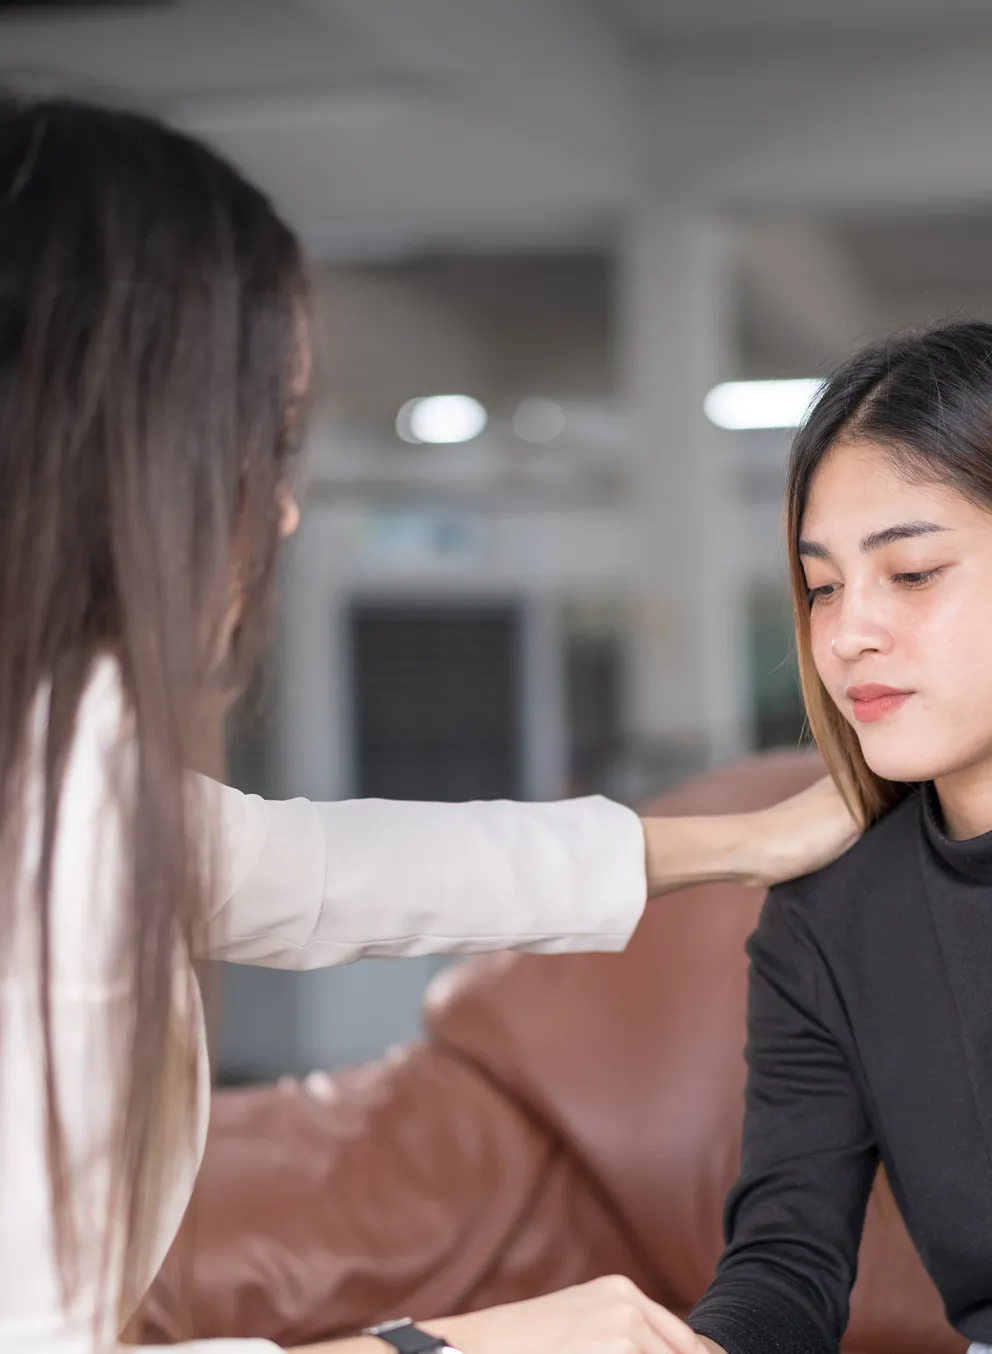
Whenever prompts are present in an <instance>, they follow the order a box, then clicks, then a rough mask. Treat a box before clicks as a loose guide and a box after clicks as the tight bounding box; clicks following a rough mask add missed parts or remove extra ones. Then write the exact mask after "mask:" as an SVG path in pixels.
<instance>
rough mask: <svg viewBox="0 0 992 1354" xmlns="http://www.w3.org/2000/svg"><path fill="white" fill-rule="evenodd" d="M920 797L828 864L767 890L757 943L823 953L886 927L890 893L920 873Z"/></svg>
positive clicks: (898, 808) (900, 807)
mask: <svg viewBox="0 0 992 1354" xmlns="http://www.w3.org/2000/svg"><path fill="white" fill-rule="evenodd" d="M920 833H921V809H920V797H919V795H918V794H916V793H914V794H911V795H909V796H908V798H906V799H905V800H903V802H902V803H901V804H898V805H897V806H896V807H895V808H894V809H892V810H891V812H889V813H887V814H886V815H885V817H884V818H882V819H880V820H879V821H878V822H877V823H875V824H873V826H872V827H870V828H869V829H868V831H867V832H866V833H865V834H864V836H863V837H861V838H860V839H859V840H858V841H857V842H856V843H855V844H854V846H852V847H851V848H850V850H848V851H847V852H845V854H844V855H842V856H840V857H838V859H837V860H835V861H833V862H832V863H831V864H830V865H827V866H825V867H824V868H823V869H822V870H817V871H815V872H814V873H813V874H809V875H804V876H803V877H802V878H801V879H795V880H792V881H790V882H789V883H787V884H779V885H777V886H776V887H775V888H773V889H770V890H769V893H768V897H767V899H766V901H765V906H764V908H763V910H762V914H761V919H760V921H759V925H758V930H757V932H756V933H755V941H756V943H758V944H774V943H786V942H791V943H795V942H796V941H797V940H798V941H800V942H802V943H805V944H809V945H812V946H813V947H814V948H821V947H822V946H824V945H829V944H830V942H831V941H832V940H834V939H837V940H839V941H845V940H849V938H850V936H851V934H852V928H853V929H854V931H857V932H863V931H864V929H865V928H866V927H867V928H871V927H872V926H873V925H875V924H876V923H878V924H881V925H883V926H888V925H889V923H890V921H891V916H890V911H891V909H890V908H889V906H888V902H889V899H890V898H891V896H892V890H893V888H894V887H896V886H898V884H899V882H900V879H905V880H906V881H907V882H909V880H910V878H911V877H912V876H915V874H916V873H917V872H918V869H919V855H918V843H919V839H920Z"/></svg>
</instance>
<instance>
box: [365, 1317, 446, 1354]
mask: <svg viewBox="0 0 992 1354" xmlns="http://www.w3.org/2000/svg"><path fill="white" fill-rule="evenodd" d="M362 1334H363V1335H372V1336H374V1337H375V1338H376V1339H377V1340H383V1341H384V1342H385V1343H386V1344H387V1345H392V1347H393V1349H395V1350H398V1351H399V1354H442V1351H443V1350H451V1346H450V1345H449V1344H448V1342H447V1340H445V1339H444V1338H443V1336H440V1335H428V1333H427V1331H425V1330H421V1329H420V1327H419V1326H415V1325H414V1324H413V1322H412V1321H409V1320H406V1319H404V1320H403V1321H386V1322H384V1323H383V1324H382V1325H381V1326H370V1327H369V1328H368V1329H367V1330H363V1331H362ZM452 1354H458V1351H457V1350H453V1351H452Z"/></svg>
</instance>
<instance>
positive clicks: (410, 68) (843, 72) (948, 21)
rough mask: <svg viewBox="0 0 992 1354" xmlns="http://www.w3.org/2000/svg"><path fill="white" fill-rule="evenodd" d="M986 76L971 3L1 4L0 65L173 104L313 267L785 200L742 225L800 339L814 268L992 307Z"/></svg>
mask: <svg viewBox="0 0 992 1354" xmlns="http://www.w3.org/2000/svg"><path fill="white" fill-rule="evenodd" d="M781 44H786V45H787V46H788V54H787V55H786V54H783V53H781V52H780V51H779V47H780V45H781ZM838 54H840V57H841V58H842V59H839V55H838ZM990 71H992V0H178V3H175V4H172V5H163V6H158V7H154V6H153V7H148V8H137V9H135V10H133V11H132V12H127V11H126V10H125V9H118V10H116V11H114V10H105V11H104V12H102V13H100V14H93V15H89V16H87V15H86V14H85V12H84V10H83V9H81V8H79V9H77V11H76V12H74V13H68V12H67V11H64V10H63V11H60V12H50V13H48V14H44V13H42V12H40V11H39V13H38V14H37V15H35V16H31V17H28V18H24V17H18V18H11V17H5V18H0V80H2V79H3V77H4V74H5V73H6V76H7V78H8V79H13V80H16V81H17V82H20V83H22V84H25V85H27V86H29V87H36V88H46V87H49V86H56V87H68V88H70V89H72V90H77V91H78V90H81V91H84V92H90V93H91V94H94V95H97V96H106V97H111V98H116V99H123V100H127V101H131V102H134V103H136V104H138V105H141V106H147V107H149V108H151V109H153V110H156V111H159V112H161V113H163V114H164V115H166V116H168V117H171V118H172V119H174V120H175V121H177V122H178V123H180V124H181V125H184V126H186V127H188V128H190V129H191V130H193V131H195V132H197V133H199V134H201V135H203V136H205V137H207V138H208V139H210V140H211V141H212V142H213V143H214V144H216V145H217V146H218V147H219V148H220V149H221V150H222V151H223V152H224V153H226V154H228V155H229V156H231V157H232V158H233V159H234V160H236V161H237V162H238V163H240V164H241V165H242V166H243V167H244V168H245V169H246V171H247V172H248V173H249V174H250V175H251V176H252V177H254V178H255V179H257V180H258V181H259V182H260V183H261V184H262V185H263V186H264V187H265V188H266V189H267V190H268V191H269V192H270V193H271V194H272V195H273V196H274V197H275V198H276V200H277V201H278V203H279V204H280V205H281V207H282V208H283V210H284V211H285V212H286V213H287V215H288V216H289V217H290V219H291V220H292V221H293V223H294V224H295V225H296V226H297V228H298V229H300V230H301V231H302V232H303V233H304V235H305V237H306V238H307V239H308V241H309V243H310V245H311V247H312V248H314V249H315V250H316V251H317V252H318V253H319V254H322V255H324V256H325V257H327V258H329V259H356V258H360V259H376V258H380V259H381V258H389V259H394V258H402V257H404V256H410V255H416V254H418V253H421V254H422V253H423V252H424V251H429V250H431V249H435V250H442V251H443V250H445V249H457V250H474V251H477V252H478V251H482V250H487V249H526V250H531V251H533V250H534V249H535V248H559V249H560V248H561V247H563V246H565V245H569V246H584V245H589V244H590V243H592V244H596V243H599V244H600V245H604V244H610V243H611V242H613V241H615V240H617V239H618V238H620V235H621V232H622V230H623V228H624V224H625V222H626V221H627V220H628V219H629V218H630V215H631V213H633V212H635V211H636V210H637V209H638V205H639V203H640V201H641V199H642V198H643V197H645V196H646V195H654V196H658V195H661V196H665V195H667V194H675V193H681V194H683V195H688V196H690V197H691V196H693V195H694V196H695V198H696V199H697V200H698V201H700V202H702V203H704V204H705V203H712V204H715V205H717V206H718V207H720V208H721V209H727V210H732V211H738V210H742V209H746V210H747V211H748V212H750V213H752V214H755V215H756V216H758V217H760V216H761V214H762V213H764V214H765V215H766V217H768V218H771V219H773V220H774V219H775V218H777V217H779V216H782V217H786V216H790V217H791V216H794V217H796V218H797V221H798V224H797V225H796V226H795V228H794V229H793V226H791V225H787V226H785V227H782V226H776V229H779V230H780V232H782V231H785V232H786V233H788V231H791V232H792V243H791V244H787V243H783V244H782V245H779V244H776V243H775V240H774V232H773V233H772V235H769V233H768V232H767V231H765V232H764V234H763V235H762V237H761V240H760V241H758V243H757V244H756V248H757V249H758V251H759V255H760V257H759V256H756V258H757V262H756V264H755V269H754V273H755V276H760V277H761V278H763V279H764V282H763V284H762V286H763V289H764V291H765V292H768V291H769V289H770V288H774V287H776V286H777V288H778V295H779V304H780V307H781V308H782V309H783V310H791V312H792V313H795V314H799V313H802V314H803V315H805V317H806V319H805V321H804V323H805V324H806V327H807V329H808V330H812V331H813V337H812V338H811V340H810V341H811V342H813V343H814V344H820V343H822V342H824V341H826V340H824V339H823V338H822V337H818V336H817V335H818V332H819V330H820V329H821V328H822V329H824V330H825V331H829V332H832V329H833V325H832V322H829V323H824V321H823V318H822V317H823V315H825V314H826V313H827V311H829V307H828V306H824V305H823V304H822V302H821V300H820V299H818V298H819V297H820V296H821V295H822V293H823V288H822V287H821V288H820V292H819V293H817V291H816V289H815V288H812V287H810V286H809V285H808V279H807V278H805V277H804V272H806V271H808V268H807V260H809V259H811V258H814V259H816V260H818V261H817V262H816V268H817V270H818V272H819V273H821V274H822V276H824V277H829V278H831V279H832V281H831V285H830V288H829V290H830V293H831V296H832V297H833V298H834V299H835V302H836V298H837V297H841V298H842V299H843V298H854V297H856V296H857V295H862V296H863V297H864V298H865V306H866V307H868V308H869V309H873V312H874V313H884V314H889V313H892V314H893V316H894V317H896V313H897V312H898V318H901V317H902V316H903V315H904V314H905V315H908V316H915V315H917V314H921V315H923V314H929V313H940V312H942V311H946V310H947V309H948V308H949V307H951V306H954V305H957V304H958V298H959V297H963V298H968V297H969V296H974V297H980V298H982V299H983V301H984V298H986V297H987V298H989V300H990V301H992V224H990V223H992V79H990V75H989V73H990ZM811 222H812V223H813V224H814V226H815V230H813V232H812V234H811V232H810V223H811ZM804 234H805V242H804V243H803V245H802V247H801V248H799V247H797V246H796V240H797V239H799V237H800V236H803V235H804ZM814 236H815V239H814V238H813V237H814ZM780 239H781V240H782V241H785V239H786V235H785V234H782V233H780ZM786 256H788V258H789V259H791V263H789V268H791V276H786V273H787V272H788V268H787V267H786V263H785V259H786ZM838 278H843V279H844V281H843V285H842V286H836V285H834V283H835V282H836V279H838ZM849 308H850V307H849V306H848V304H847V300H846V299H845V300H844V305H843V306H841V304H840V303H839V302H836V304H835V309H837V310H838V311H840V310H842V309H843V310H848V309H849ZM776 323H777V322H776ZM811 351H812V350H811Z"/></svg>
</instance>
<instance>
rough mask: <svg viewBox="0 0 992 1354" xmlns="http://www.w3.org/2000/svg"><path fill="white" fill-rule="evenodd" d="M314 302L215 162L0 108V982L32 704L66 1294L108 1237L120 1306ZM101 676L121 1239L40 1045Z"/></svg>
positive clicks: (230, 173) (187, 1129) (163, 1135)
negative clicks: (82, 1162)
mask: <svg viewBox="0 0 992 1354" xmlns="http://www.w3.org/2000/svg"><path fill="white" fill-rule="evenodd" d="M306 305H307V283H306V275H305V269H304V266H303V262H302V259H301V254H300V249H299V246H298V244H297V241H296V240H295V238H294V236H293V234H292V233H291V231H290V230H289V229H288V228H287V227H286V226H285V225H284V224H283V222H282V221H281V220H280V219H279V217H278V216H277V214H276V213H275V212H274V210H273V209H272V207H271V205H270V204H269V202H268V201H267V200H266V198H265V197H264V196H263V195H262V194H261V193H260V192H258V191H257V190H256V189H255V188H253V187H252V186H250V185H249V184H247V183H246V182H245V181H244V180H243V179H242V178H241V176H240V175H239V174H238V173H236V172H235V171H234V170H233V169H232V168H231V167H230V166H229V165H227V164H226V163H224V162H223V161H222V160H221V159H219V158H218V157H217V156H216V155H214V154H213V153H211V152H210V151H209V150H207V149H206V148H205V147H204V146H202V145H199V144H197V143H196V142H195V141H193V140H191V139H190V138H188V137H186V136H183V135H180V134H178V133H176V132H174V131H172V130H169V129H167V128H166V127H164V126H162V125H159V124H158V123H156V122H154V121H152V120H150V119H147V118H144V117H141V116H137V115H133V114H128V113H121V112H114V111H109V110H106V109H101V108H96V107H91V106H85V105H81V104H77V103H74V102H71V101H61V100H51V101H45V102H33V103H24V102H20V103H19V102H17V101H14V100H4V101H2V102H0V848H2V851H3V854H2V856H0V870H2V873H0V963H2V964H3V969H4V973H5V974H6V975H7V977H10V969H11V965H12V962H13V961H12V946H13V941H12V938H11V937H12V930H13V925H12V919H11V916H10V909H11V903H10V896H11V894H12V892H13V891H14V886H13V884H12V881H13V880H14V879H15V878H16V877H17V875H18V870H19V868H20V867H21V865H22V864H23V851H24V840H23V836H22V832H21V829H22V828H23V814H22V812H21V810H22V808H23V800H24V795H25V790H26V786H25V782H24V770H25V764H26V759H27V757H28V744H29V725H30V721H31V713H32V710H33V708H34V707H35V702H36V701H37V699H38V697H39V692H45V691H47V692H48V693H50V694H49V697H48V699H49V709H48V717H47V726H46V732H45V734H44V737H43V748H42V753H41V758H40V760H41V763H42V768H43V775H42V781H43V787H42V804H43V810H42V817H43V823H42V828H41V847H40V865H39V868H38V870H37V873H36V876H35V877H34V878H33V879H32V881H31V889H32V897H33V902H32V907H31V911H32V915H33V916H36V917H37V922H38V924H37V939H38V945H37V954H38V964H37V967H38V972H37V974H36V975H35V978H36V980H37V991H38V993H39V994H40V999H41V1011H42V1019H43V1027H44V1054H45V1078H46V1087H47V1124H46V1135H47V1142H46V1146H47V1153H48V1162H49V1173H50V1180H51V1186H52V1200H53V1210H54V1220H53V1221H54V1225H55V1235H56V1239H57V1250H58V1259H59V1265H60V1273H61V1275H62V1281H63V1286H64V1289H65V1295H66V1297H67V1298H68V1296H69V1294H71V1291H72V1288H73V1285H74V1282H75V1278H74V1276H75V1275H76V1272H77V1269H78V1261H79V1259H80V1256H81V1255H82V1254H83V1251H84V1249H85V1248H89V1247H92V1245H93V1244H94V1242H98V1244H100V1245H101V1246H102V1247H103V1249H104V1252H105V1258H106V1260H107V1263H106V1265H105V1266H104V1272H105V1273H106V1272H109V1269H110V1256H111V1252H116V1251H117V1250H118V1247H119V1246H120V1245H121V1244H123V1247H124V1257H125V1260H124V1264H125V1271H126V1272H125V1275H124V1289H123V1293H121V1294H118V1293H113V1294H109V1295H108V1301H112V1302H113V1305H114V1306H115V1307H117V1306H118V1304H119V1303H120V1304H128V1303H133V1302H134V1301H135V1300H136V1299H137V1297H138V1296H139V1289H140V1280H141V1279H142V1278H146V1277H147V1273H146V1268H145V1267H146V1266H147V1264H148V1263H149V1257H150V1255H151V1249H150V1248H151V1246H152V1245H153V1241H154V1233H155V1227H156V1210H157V1207H158V1203H159V1200H160V1198H161V1197H162V1194H163V1193H164V1192H165V1191H167V1190H168V1187H169V1176H168V1163H169V1159H170V1157H175V1156H176V1154H177V1152H181V1151H182V1145H183V1144H184V1143H188V1142H189V1141H190V1139H191V1134H192V1133H193V1123H192V1118H193V1113H192V1104H193V1101H192V1087H191V1079H192V1078H193V1076H194V1074H195V1065H196V1048H195V1028H194V1022H193V1021H192V1018H191V1017H189V1016H188V1013H189V1010H190V1008H189V1006H188V1004H187V1005H185V1006H184V1005H183V1001H182V994H181V993H180V992H179V991H178V990H177V983H178V982H179V979H178V978H177V969H176V965H175V962H174V960H175V954H176V947H177V945H181V944H183V943H186V944H189V942H190V940H191V937H192V934H193V932H194V930H195V928H196V927H197V925H198V923H199V922H200V921H201V920H202V918H203V916H204V909H205V906H206V902H207V894H208V892H209V889H210V887H211V873H210V870H209V868H208V862H209V849H207V848H206V845H205V841H204V832H205V831H208V830H209V829H208V825H204V824H200V823H194V822H193V821H192V815H191V813H190V807H189V796H188V790H187V789H185V788H184V786H185V785H187V783H188V777H187V768H189V767H190V766H191V765H194V764H196V765H199V766H201V767H203V766H204V761H205V758H204V749H205V748H212V749H213V750H214V752H215V754H216V755H215V756H214V757H213V758H212V759H210V760H211V765H212V767H213V769H215V770H219V769H220V755H219V748H220V745H221V738H220V735H219V727H220V723H221V720H222V710H223V708H224V705H225V702H226V701H227V700H228V699H229V697H230V696H231V695H232V694H233V693H235V692H236V691H238V690H239V689H240V688H241V687H242V686H243V684H244V682H245V680H246V677H247V674H248V672H249V670H250V665H251V661H252V659H253V658H254V656H255V652H256V649H257V645H258V639H259V637H260V635H261V633H262V631H263V629H264V619H265V611H266V599H267V597H268V594H269V592H270V584H271V580H272V575H273V562H274V557H275V553H276V546H277V542H278V537H279V499H280V494H281V492H282V490H283V489H284V488H285V487H286V486H287V485H288V483H289V480H290V478H291V476H292V472H293V461H294V456H295V450H296V448H295V437H296V434H295V432H294V428H295V427H296V426H297V423H298V420H294V418H293V416H292V414H293V410H292V405H293V401H294V398H295V394H294V391H295V388H296V387H297V386H298V384H299V376H300V364H301V349H302V347H303V344H302V335H303V334H304V332H305V315H306ZM232 616H235V617H236V622H235V623H233V624H232ZM103 655H109V656H111V657H112V659H113V660H115V661H116V664H117V667H118V670H119V674H120V682H121V686H122V690H123V695H124V704H125V708H126V710H127V714H128V734H127V737H128V740H129V748H130V755H131V759H132V760H131V762H130V763H129V765H133V773H132V774H130V775H129V776H128V778H127V785H126V789H122V791H121V796H120V798H121V802H120V804H119V805H118V806H117V810H118V812H119V813H120V814H121V815H122V816H123V823H124V831H123V837H124V842H125V851H126V855H127V860H126V863H125V874H124V879H125V881H126V887H125V893H126V896H125V897H124V898H123V900H122V909H123V912H124V925H125V933H124V934H125V944H124V947H123V949H124V953H123V956H122V959H121V965H122V969H121V973H120V975H119V976H120V978H121V979H122V980H123V981H124V984H125V987H126V990H127V993H128V996H127V1000H126V1005H125V1006H123V1007H121V1008H119V1018H120V1031H121V1046H120V1050H119V1057H120V1062H121V1064H122V1065H121V1067H120V1068H119V1071H120V1075H121V1093H120V1096H119V1102H118V1103H117V1105H116V1106H115V1110H114V1115H113V1119H114V1128H113V1136H114V1164H113V1170H114V1185H113V1190H112V1197H111V1211H112V1212H113V1213H114V1214H115V1215H116V1221H115V1223H114V1224H112V1222H111V1219H110V1218H108V1219H107V1220H106V1226H105V1228H104V1230H103V1231H102V1232H99V1233H98V1234H97V1235H96V1236H92V1235H90V1236H86V1237H83V1236H80V1235H78V1234H77V1230H76V1227H75V1219H74V1217H73V1210H72V1208H71V1206H70V1200H71V1190H72V1183H73V1182H72V1178H71V1176H72V1167H71V1163H70V1161H69V1159H68V1154H67V1150H66V1135H65V1130H64V1125H63V1121H62V1115H61V1109H60V1100H59V1093H58V1084H59V1067H58V1065H57V1056H58V1055H57V1049H56V1048H55V1047H54V1046H53V1038H52V1027H53V1010H52V994H51V973H52V955H53V928H52V911H51V902H50V894H51V882H52V872H53V862H54V861H55V859H56V845H57V841H58V826H59V814H60V806H61V803H62V798H63V796H62V787H63V780H64V775H65V770H66V766H67V761H68V760H69V757H70V752H71V748H72V744H73V738H74V731H75V725H76V715H77V710H78V708H79V705H80V700H81V698H82V696H83V695H84V692H85V690H86V687H87V683H88V681H89V679H90V675H91V673H92V671H93V668H94V664H95V662H96V661H97V660H98V659H99V658H100V657H101V656H103ZM83 884H84V881H82V880H81V881H80V886H83ZM0 976H3V975H0ZM27 976H28V978H30V975H27ZM17 978H18V980H23V979H24V978H25V975H24V974H22V973H18V974H17ZM177 1011H179V1012H182V1011H185V1012H186V1013H187V1016H181V1017H179V1018H178V1019H177V1014H176V1013H177ZM2 1093H3V1091H2V1088H0V1094H2ZM104 1093H105V1091H104V1090H103V1089H101V1088H99V1087H94V1094H96V1095H99V1094H104ZM2 1206H3V1203H2V1201H0V1207H2ZM98 1221H99V1220H94V1225H95V1226H96V1225H97V1223H98ZM115 1226H117V1227H123V1228H124V1229H125V1234H124V1236H123V1238H117V1237H115V1238H113V1239H111V1238H112V1235H113V1232H114V1227H115ZM118 1258H119V1255H118ZM125 1315H126V1312H124V1311H115V1312H114V1313H113V1314H112V1316H111V1318H110V1319H112V1320H114V1321H117V1320H121V1319H123V1318H124V1316H125Z"/></svg>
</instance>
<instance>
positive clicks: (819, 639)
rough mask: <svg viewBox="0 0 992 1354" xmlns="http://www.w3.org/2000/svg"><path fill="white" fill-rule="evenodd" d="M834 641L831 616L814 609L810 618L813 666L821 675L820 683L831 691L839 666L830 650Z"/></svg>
mask: <svg viewBox="0 0 992 1354" xmlns="http://www.w3.org/2000/svg"><path fill="white" fill-rule="evenodd" d="M832 639H833V627H832V626H831V624H830V618H829V615H828V614H827V613H826V612H825V611H817V610H816V609H815V608H814V610H813V611H811V612H810V617H809V647H810V653H811V654H812V655H813V665H814V667H815V668H816V671H817V673H818V674H819V677H820V681H821V682H822V683H823V684H824V686H825V687H827V688H828V689H831V688H832V687H833V686H834V684H835V683H834V681H833V679H834V677H835V676H836V672H837V669H838V666H839V663H838V660H837V658H836V657H835V655H834V654H833V652H832V651H831V648H830V642H831V640H832Z"/></svg>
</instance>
